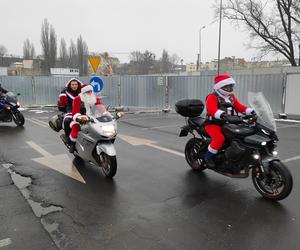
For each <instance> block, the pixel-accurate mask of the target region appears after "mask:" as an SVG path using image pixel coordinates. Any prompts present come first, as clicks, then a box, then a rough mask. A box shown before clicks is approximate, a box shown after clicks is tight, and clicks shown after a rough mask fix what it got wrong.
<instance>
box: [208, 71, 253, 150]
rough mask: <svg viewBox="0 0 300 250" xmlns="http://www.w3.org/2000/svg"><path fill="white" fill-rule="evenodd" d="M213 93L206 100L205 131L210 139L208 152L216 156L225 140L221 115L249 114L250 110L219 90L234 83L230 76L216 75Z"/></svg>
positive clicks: (233, 97)
mask: <svg viewBox="0 0 300 250" xmlns="http://www.w3.org/2000/svg"><path fill="white" fill-rule="evenodd" d="M214 83H215V85H214V92H213V93H211V94H209V95H208V96H207V98H206V108H207V119H208V120H209V122H208V125H206V126H205V131H206V132H207V133H208V134H209V136H210V137H211V138H212V141H211V143H210V145H209V146H208V151H209V152H211V153H213V154H216V153H217V152H218V150H219V149H220V148H221V147H222V146H223V144H224V141H225V138H224V135H223V133H222V129H221V128H222V126H221V125H222V123H224V122H222V118H221V116H222V114H223V113H226V114H228V115H236V114H237V113H246V114H251V112H252V111H253V109H252V108H248V107H247V106H245V105H244V104H242V103H241V102H240V101H239V100H238V99H237V97H236V96H235V95H234V94H229V95H227V96H225V95H223V94H222V92H221V91H220V89H221V88H222V87H224V86H227V85H234V84H235V81H234V79H233V78H232V77H231V76H230V75H218V76H216V77H215V82H214Z"/></svg>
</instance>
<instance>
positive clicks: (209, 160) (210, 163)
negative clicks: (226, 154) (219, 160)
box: [204, 151, 216, 168]
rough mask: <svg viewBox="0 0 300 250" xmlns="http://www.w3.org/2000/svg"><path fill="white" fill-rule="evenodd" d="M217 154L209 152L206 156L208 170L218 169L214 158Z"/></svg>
mask: <svg viewBox="0 0 300 250" xmlns="http://www.w3.org/2000/svg"><path fill="white" fill-rule="evenodd" d="M215 155H216V154H213V153H212V152H210V151H207V152H206V154H205V156H204V160H205V162H206V164H207V166H208V168H215V167H216V163H215V162H214V157H215Z"/></svg>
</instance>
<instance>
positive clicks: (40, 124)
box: [26, 118, 49, 128]
mask: <svg viewBox="0 0 300 250" xmlns="http://www.w3.org/2000/svg"><path fill="white" fill-rule="evenodd" d="M26 120H28V121H30V122H32V123H34V124H36V125H39V126H42V127H44V128H48V127H49V126H46V125H44V124H43V123H40V122H37V121H34V120H31V119H30V118H26Z"/></svg>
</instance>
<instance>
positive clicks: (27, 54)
mask: <svg viewBox="0 0 300 250" xmlns="http://www.w3.org/2000/svg"><path fill="white" fill-rule="evenodd" d="M34 57H35V49H34V45H33V43H30V40H29V39H28V38H27V39H26V40H25V41H24V44H23V58H24V59H33V58H34Z"/></svg>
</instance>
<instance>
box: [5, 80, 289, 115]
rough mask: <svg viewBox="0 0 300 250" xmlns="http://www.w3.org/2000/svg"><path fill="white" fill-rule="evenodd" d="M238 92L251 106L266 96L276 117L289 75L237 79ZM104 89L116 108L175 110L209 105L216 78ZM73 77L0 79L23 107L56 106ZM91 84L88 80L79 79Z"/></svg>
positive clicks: (112, 84) (107, 84)
mask: <svg viewBox="0 0 300 250" xmlns="http://www.w3.org/2000/svg"><path fill="white" fill-rule="evenodd" d="M233 77H234V78H235V80H236V82H237V84H236V87H235V92H236V94H237V96H238V98H239V99H240V100H241V101H242V102H244V103H245V104H247V95H248V92H249V91H252V92H263V93H264V95H265V96H266V98H267V99H268V101H269V102H270V105H271V107H272V109H273V112H274V113H282V112H284V110H283V103H284V102H283V96H284V86H285V81H286V75H285V74H272V75H236V76H233ZM101 78H102V80H103V82H104V89H103V91H102V92H101V95H102V98H103V102H104V103H105V104H107V105H110V106H112V107H115V106H121V105H122V106H126V107H139V108H156V109H157V108H159V109H163V108H167V107H171V108H173V107H174V104H175V103H176V101H178V100H180V99H183V98H199V99H201V100H202V101H205V98H206V96H207V95H208V93H210V92H211V91H212V88H213V81H214V79H213V76H163V77H162V76H113V77H101ZM69 79H70V78H69V77H42V76H39V77H19V76H0V82H1V83H2V85H3V87H4V88H7V89H8V90H11V91H13V92H15V93H21V96H20V102H21V103H22V104H23V105H53V104H56V103H57V99H58V95H59V93H60V91H61V90H62V89H63V87H64V86H65V84H66V82H68V80H69ZM79 79H80V80H81V81H82V82H84V83H87V82H88V80H89V78H88V77H81V78H79Z"/></svg>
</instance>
